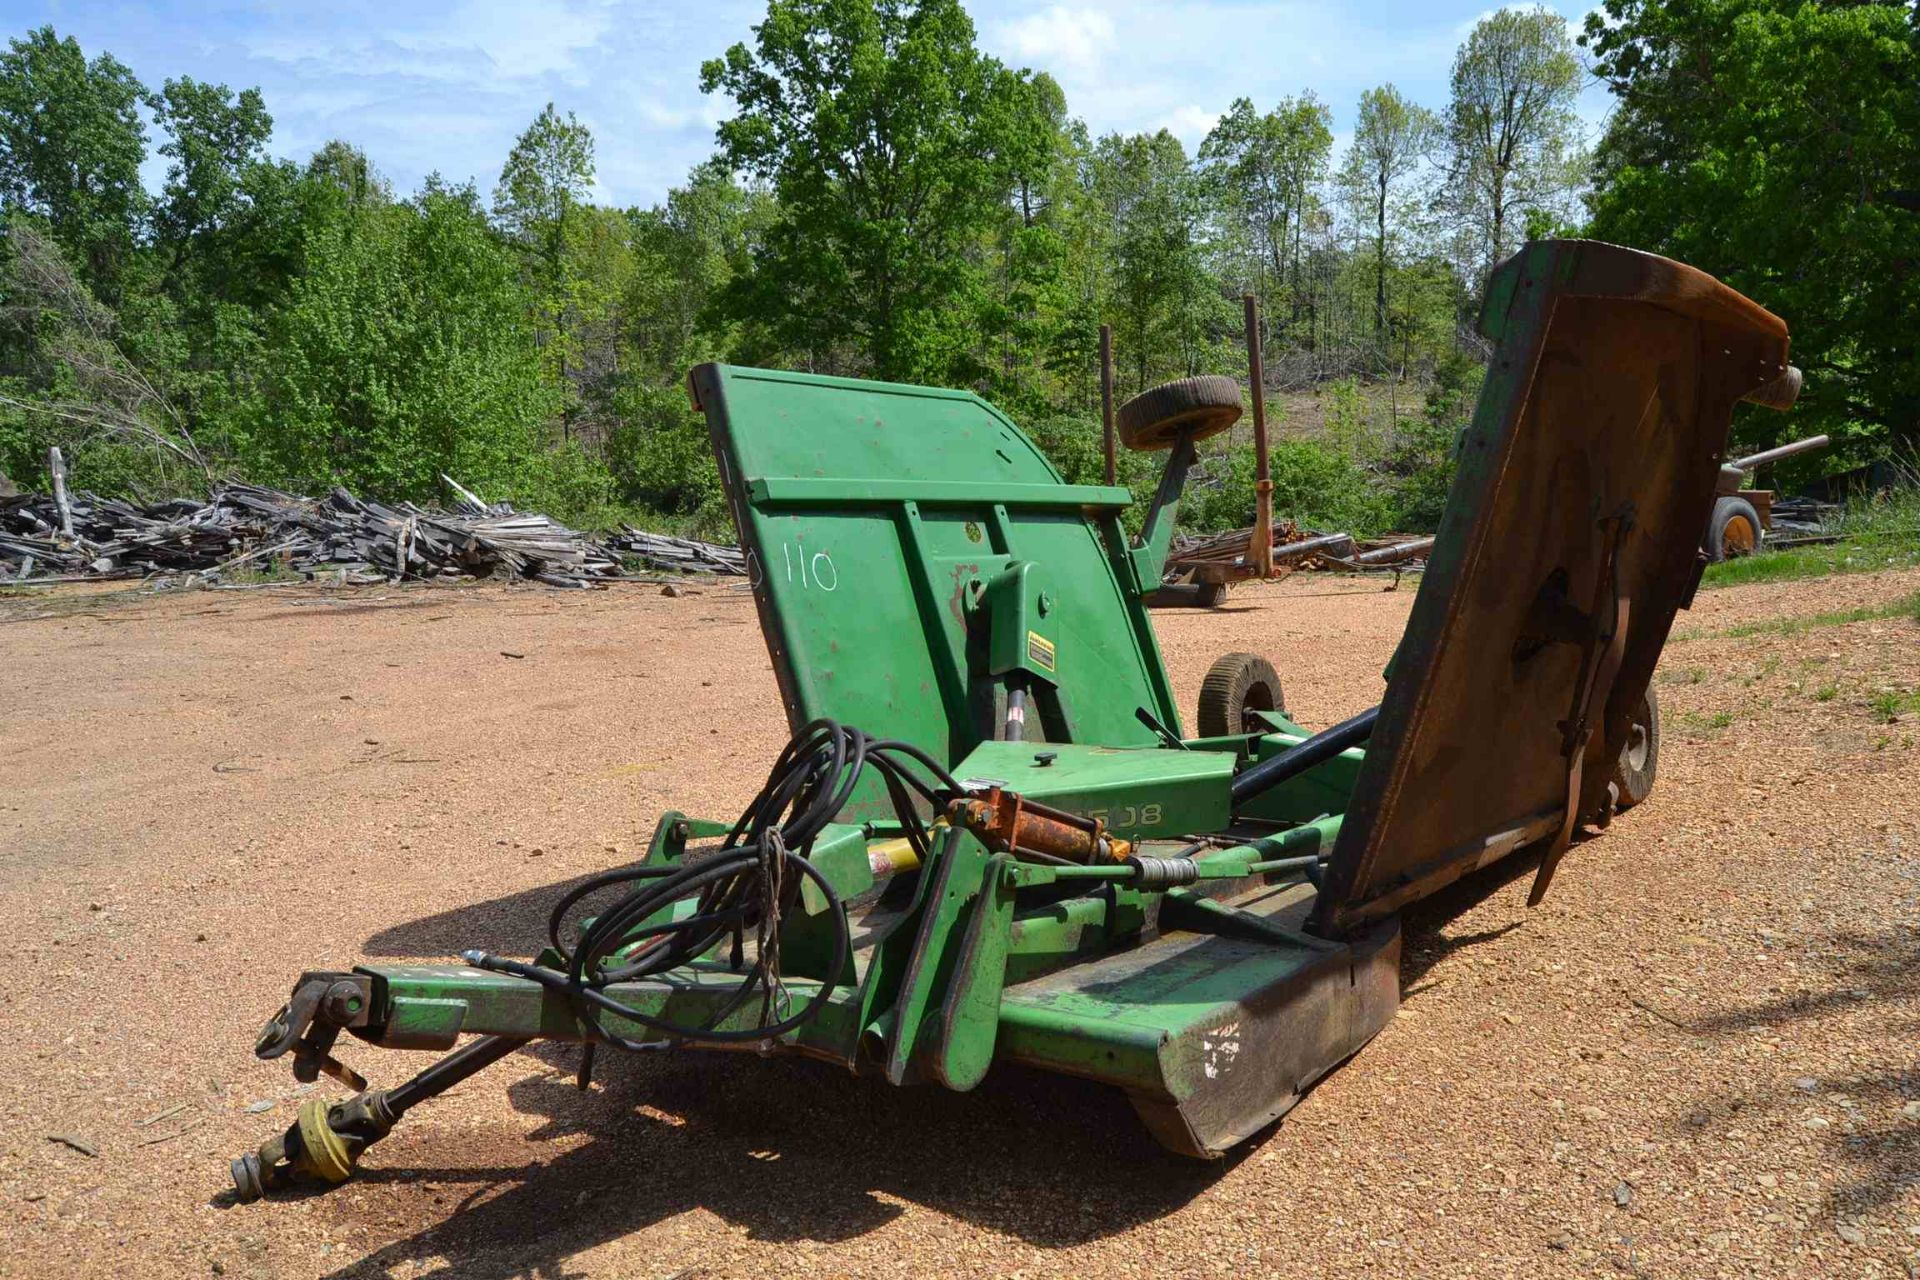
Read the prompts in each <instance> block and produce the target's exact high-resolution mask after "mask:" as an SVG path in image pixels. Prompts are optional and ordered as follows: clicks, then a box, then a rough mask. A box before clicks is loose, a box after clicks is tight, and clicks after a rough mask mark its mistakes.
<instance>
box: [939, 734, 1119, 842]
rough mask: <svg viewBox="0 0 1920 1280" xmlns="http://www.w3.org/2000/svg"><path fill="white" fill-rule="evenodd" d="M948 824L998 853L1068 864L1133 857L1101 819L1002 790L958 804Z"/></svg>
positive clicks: (961, 801)
mask: <svg viewBox="0 0 1920 1280" xmlns="http://www.w3.org/2000/svg"><path fill="white" fill-rule="evenodd" d="M1041 754H1043V755H1044V754H1046V753H1044V752H1043V753H1041ZM947 820H948V821H949V822H951V823H953V824H954V825H955V826H961V827H965V828H966V829H967V830H969V831H971V832H973V833H974V834H975V835H976V836H978V837H980V841H981V843H983V844H985V845H986V846H987V848H989V849H991V850H993V851H994V852H996V853H1007V852H1016V851H1017V852H1021V853H1038V854H1044V855H1046V856H1047V857H1050V858H1060V859H1062V860H1064V861H1067V862H1121V861H1124V860H1125V859H1126V857H1127V855H1128V854H1130V853H1132V852H1133V846H1132V845H1131V844H1129V843H1128V842H1127V841H1125V840H1116V839H1115V838H1114V837H1113V836H1112V835H1110V834H1109V833H1108V831H1107V828H1106V824H1105V823H1104V822H1101V821H1100V820H1099V819H1097V818H1083V817H1080V816H1079V815H1077V814H1072V813H1068V812H1066V811H1065V810H1063V809H1054V808H1051V807H1049V806H1047V805H1044V804H1040V803H1038V802H1036V801H1033V800H1028V799H1025V798H1024V797H1021V796H1019V795H1015V794H1014V793H1012V792H1010V791H1005V790H1002V789H1001V788H999V787H994V788H992V789H990V790H989V791H987V792H986V793H985V794H984V795H980V796H975V797H973V798H971V799H966V800H956V801H955V802H954V804H953V807H952V808H951V809H950V810H949V811H948V814H947Z"/></svg>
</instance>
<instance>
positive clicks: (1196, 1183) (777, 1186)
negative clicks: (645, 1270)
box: [317, 853, 1538, 1280]
mask: <svg viewBox="0 0 1920 1280" xmlns="http://www.w3.org/2000/svg"><path fill="white" fill-rule="evenodd" d="M1537 865H1538V855H1537V853H1536V854H1530V855H1520V856H1516V857H1514V858H1509V859H1505V860H1503V861H1502V862H1501V863H1498V864H1495V865H1494V866H1493V867H1490V868H1487V869H1486V870H1484V871H1482V872H1480V873H1477V874H1475V875H1472V876H1469V877H1467V878H1466V879H1464V880H1462V881H1460V882H1459V883H1457V884H1455V885H1453V886H1451V887H1449V888H1448V889H1446V890H1444V891H1443V892H1441V893H1440V894H1438V895H1436V896H1435V897H1434V898H1432V899H1429V900H1427V901H1426V902H1424V903H1422V904H1420V905H1419V906H1418V907H1416V908H1414V909H1413V910H1412V911H1410V912H1409V913H1407V915H1406V916H1405V918H1404V927H1405V930H1406V934H1405V937H1406V951H1405V957H1406V958H1405V961H1404V963H1405V966H1406V975H1405V982H1406V983H1407V984H1409V985H1411V984H1413V983H1415V982H1417V981H1418V980H1419V978H1420V977H1421V975H1422V974H1424V973H1425V972H1426V971H1427V969H1428V968H1430V967H1431V966H1432V965H1433V964H1434V963H1435V962H1436V961H1438V960H1439V959H1440V958H1441V957H1442V956H1444V955H1446V954H1448V953H1450V952H1453V951H1457V950H1459V949H1461V948H1463V947H1470V946H1476V945H1478V944H1480V943H1482V942H1487V941H1491V940H1493V939H1494V938H1497V937H1499V936H1500V935H1502V934H1504V933H1506V932H1509V931H1510V930H1512V929H1514V928H1517V927H1518V926H1519V922H1515V923H1513V924H1508V925H1505V926H1503V927H1501V928H1499V929H1491V930H1485V931H1482V932H1479V933H1473V934H1467V935H1463V936H1448V935H1446V933H1445V928H1446V926H1447V924H1448V923H1449V922H1450V921H1452V920H1453V919H1454V918H1455V917H1457V916H1458V915H1460V914H1461V913H1462V912H1464V911H1466V910H1468V909H1469V908H1471V907H1473V906H1474V905H1476V904H1478V903H1479V902H1481V901H1482V900H1484V899H1485V898H1487V897H1489V896H1490V895H1492V894H1493V893H1495V892H1497V891H1499V890H1500V889H1501V888H1503V887H1505V886H1506V885H1508V884H1510V883H1512V882H1513V881H1514V880H1516V879H1520V878H1521V877H1525V876H1530V875H1531V874H1532V873H1533V871H1534V869H1535V867H1536V866H1537ZM577 883H579V881H578V880H574V881H568V882H566V883H564V884H557V885H545V886H541V887H539V888H536V889H529V890H527V891H525V892H522V893H517V894H512V895H509V896H507V897H503V898H498V899H495V900H493V901H491V902H485V903H479V904H476V905H474V906H471V907H465V908H460V909H458V910H454V911H448V912H443V913H441V914H438V915H434V916H428V917H425V918H423V919H421V920H417V921H413V922H411V923H408V924H405V925H400V926H396V927H395V928H392V929H388V930H385V931H383V932H381V933H379V934H376V935H374V937H372V938H370V939H369V940H368V942H367V946H366V950H367V952H368V954H370V955H375V956H414V955H442V954H448V953H451V952H454V951H457V950H458V949H460V948H461V947H467V946H480V947H486V948H488V949H499V950H507V951H518V952H520V953H522V954H524V953H526V952H527V951H528V950H529V949H530V948H532V947H535V946H537V945H538V940H539V939H540V938H541V937H543V936H544V931H545V924H546V914H547V911H548V909H549V908H550V906H551V904H552V902H553V900H554V898H555V896H556V895H557V894H559V893H561V892H563V891H564V890H565V889H567V888H569V887H571V886H572V885H574V884H577ZM577 1055H578V1050H577V1049H575V1048H573V1047H572V1046H569V1045H557V1044H556V1045H542V1046H537V1047H535V1048H532V1049H530V1050H529V1051H527V1052H526V1053H523V1054H519V1055H516V1056H514V1057H513V1058H511V1059H509V1060H508V1062H507V1064H505V1065H504V1066H503V1067H502V1068H500V1069H499V1070H500V1071H501V1073H502V1075H505V1074H507V1073H509V1072H511V1071H513V1070H515V1069H518V1070H520V1071H523V1072H524V1071H525V1069H526V1068H527V1067H529V1066H531V1065H532V1064H533V1063H534V1062H535V1061H537V1062H539V1063H543V1064H546V1067H547V1068H548V1069H546V1070H542V1071H540V1072H539V1073H538V1074H535V1075H530V1076H523V1077H522V1078H520V1079H518V1080H516V1081H514V1082H512V1083H511V1084H508V1085H507V1095H508V1097H509V1098H510V1100H511V1101H512V1103H513V1105H514V1107H515V1108H516V1109H517V1110H519V1111H521V1112H522V1113H523V1114H532V1115H538V1116H542V1117H545V1123H544V1124H542V1125H541V1126H540V1127H539V1128H538V1129H537V1130H535V1131H534V1132H533V1133H532V1134H531V1135H529V1141H530V1142H531V1143H532V1144H534V1145H533V1146H532V1147H531V1148H530V1149H529V1148H528V1147H527V1146H524V1145H523V1144H522V1143H521V1142H520V1140H519V1138H518V1136H517V1135H516V1136H515V1137H514V1138H512V1139H510V1140H502V1139H501V1138H499V1137H498V1136H493V1135H488V1134H487V1133H486V1132H485V1131H484V1130H474V1129H468V1128H451V1129H445V1130H437V1131H435V1132H432V1133H431V1134H430V1135H428V1136H429V1137H430V1139H431V1141H430V1144H429V1143H428V1141H427V1138H425V1137H423V1138H422V1139H421V1140H420V1144H419V1145H418V1146H413V1147H410V1146H409V1145H408V1144H407V1142H406V1139H405V1138H404V1137H403V1135H404V1134H405V1132H406V1129H405V1126H404V1125H403V1126H402V1129H401V1130H399V1131H397V1132H396V1134H395V1136H394V1138H392V1139H389V1145H387V1146H385V1147H382V1148H378V1149H376V1151H375V1152H374V1153H373V1154H372V1156H371V1157H370V1163H369V1167H366V1168H364V1169H362V1170H361V1171H359V1172H357V1173H356V1174H355V1177H354V1181H355V1183H356V1184H360V1185H364V1186H366V1187H367V1188H368V1189H369V1191H370V1192H374V1193H375V1194H378V1195H380V1196H381V1197H383V1198H387V1200H388V1202H387V1204H386V1206H385V1207H386V1210H387V1213H388V1214H389V1215H391V1216H397V1217H401V1218H403V1219H408V1220H412V1221H416V1222H421V1223H423V1224H424V1225H423V1226H422V1227H421V1228H420V1229H419V1230H417V1231H416V1232H414V1233H413V1234H411V1235H408V1236H406V1237H404V1238H402V1239H399V1240H396V1241H394V1242H393V1243H391V1244H388V1245H386V1246H384V1247H383V1248H380V1249H378V1250H376V1251H375V1252H373V1253H371V1254H369V1255H367V1256H366V1257H364V1258H361V1259H360V1260H358V1261H356V1262H354V1263H351V1264H348V1265H346V1266H344V1267H342V1268H340V1269H339V1270H337V1271H335V1272H333V1273H331V1276H332V1278H333V1280H349V1278H352V1280H362V1278H366V1277H384V1276H390V1275H397V1274H405V1275H415V1274H418V1273H419V1272H420V1270H421V1269H422V1268H423V1267H424V1268H426V1269H427V1270H428V1273H429V1274H445V1275H457V1276H460V1277H462V1278H463V1280H465V1278H467V1277H473V1278H474V1280H510V1278H513V1277H549V1276H562V1275H566V1274H569V1267H568V1264H567V1260H568V1259H569V1258H572V1257H574V1256H576V1255H578V1254H581V1253H583V1252H584V1251H586V1250H589V1249H592V1248H594V1247H596V1246H598V1245H602V1244H605V1243H608V1242H610V1241H615V1240H619V1239H621V1238H623V1237H626V1236H629V1235H632V1234H634V1233H636V1232H640V1231H643V1230H645V1229H647V1228H648V1227H650V1226H653V1225H654V1224H656V1223H660V1222H663V1221H665V1220H668V1219H671V1218H673V1217H675V1216H677V1215H680V1214H684V1213H687V1212H689V1211H693V1210H705V1211H707V1212H710V1213H713V1214H717V1215H719V1216H720V1217H721V1218H723V1219H724V1220H725V1221H727V1222H728V1223H730V1224H733V1225H734V1226H735V1227H737V1228H740V1229H742V1230H744V1231H745V1232H746V1234H747V1235H748V1237H749V1238H751V1239H753V1240H757V1241H772V1242H798V1241H815V1242H823V1243H833V1242H837V1241H845V1240H851V1239H856V1238H858V1237H860V1236H864V1235H866V1234H867V1233H869V1232H872V1231H875V1230H878V1229H879V1228H881V1227H884V1226H886V1225H887V1224H888V1223H890V1222H892V1221H893V1220H894V1219H895V1218H897V1217H898V1216H900V1214H902V1213H903V1212H905V1209H904V1207H903V1205H902V1202H906V1203H908V1204H912V1205H918V1206H922V1207H924V1208H927V1209H931V1210H933V1211H934V1212H935V1214H937V1215H940V1216H941V1217H944V1218H954V1219H959V1220H960V1221H962V1222H965V1223H968V1224H970V1225H972V1226H974V1227H977V1228H980V1229H984V1230H987V1231H991V1232H994V1233H996V1234H1001V1235H1007V1236H1012V1237H1014V1238H1017V1239H1020V1240H1023V1241H1025V1242H1026V1243H1028V1244H1030V1245H1032V1246H1034V1247H1037V1248H1043V1249H1056V1248H1067V1247H1071V1246H1074V1245H1080V1244H1085V1243H1087V1242H1090V1241H1095V1240H1099V1239H1102V1238H1105V1237H1107V1236H1111V1235H1114V1234H1117V1233H1120V1232H1123V1231H1127V1230H1129V1229H1131V1228H1134V1227H1136V1226H1139V1225H1140V1224H1142V1223H1146V1222H1151V1221H1154V1220H1156V1219H1159V1218H1162V1217H1165V1216H1166V1215H1168V1214H1170V1213H1173V1212H1175V1211H1177V1210H1178V1209H1180V1208H1181V1207H1182V1206H1184V1205H1186V1204H1187V1203H1188V1202H1189V1201H1191V1200H1192V1199H1193V1198H1194V1197H1196V1196H1198V1195H1200V1194H1202V1193H1204V1192H1205V1191H1206V1190H1207V1189H1208V1188H1209V1187H1211V1186H1213V1185H1214V1184H1215V1183H1216V1182H1217V1181H1218V1180H1219V1179H1220V1178H1221V1177H1222V1176H1223V1175H1224V1174H1225V1173H1226V1172H1227V1171H1229V1170H1231V1169H1232V1168H1234V1167H1235V1165H1236V1164H1237V1162H1238V1160H1240V1159H1244V1158H1245V1157H1246V1155H1248V1154H1250V1153H1251V1152H1253V1151H1261V1150H1271V1149H1272V1147H1271V1145H1270V1144H1282V1146H1284V1144H1285V1143H1286V1142H1287V1141H1289V1140H1290V1139H1289V1136H1288V1130H1287V1128H1286V1125H1285V1123H1284V1122H1282V1123H1281V1124H1279V1125H1278V1126H1277V1127H1275V1128H1274V1129H1270V1130H1269V1131H1268V1132H1267V1133H1266V1134H1265V1135H1263V1136H1261V1137H1260V1138H1257V1139H1255V1140H1254V1141H1252V1142H1249V1143H1246V1144H1243V1145H1242V1146H1241V1147H1240V1149H1239V1151H1238V1152H1237V1153H1236V1154H1235V1155H1234V1156H1232V1157H1229V1158H1228V1159H1227V1160H1224V1161H1220V1162H1216V1163H1213V1164H1202V1163H1198V1162H1195V1161H1191V1160H1186V1159H1182V1158H1180V1157H1178V1156H1174V1155H1172V1154H1170V1153H1168V1152H1166V1151H1164V1150H1162V1149H1161V1148H1160V1147H1159V1146H1158V1145H1157V1144H1156V1143H1155V1142H1154V1141H1153V1139H1152V1138H1151V1137H1149V1136H1148V1134H1147V1132H1146V1129H1145V1128H1144V1126H1142V1125H1141V1124H1140V1122H1139V1119H1138V1118H1137V1117H1136V1116H1135V1115H1134V1113H1133V1109H1132V1107H1131V1106H1130V1105H1129V1103H1128V1102H1127V1100H1126V1098H1125V1096H1124V1095H1123V1094H1122V1093H1121V1092H1120V1091H1119V1090H1117V1089H1112V1088H1109V1087H1106V1086H1102V1085H1097V1084H1093V1083H1091V1082H1087V1081H1080V1080H1075V1079H1072V1078H1070V1077H1066V1076H1061V1075H1054V1074H1049V1073H1045V1072H1038V1071H1030V1070H1027V1069H1024V1068H1019V1067H1008V1066H1001V1067H997V1068H995V1070H994V1072H993V1074H992V1075H991V1077H990V1078H989V1079H988V1080H987V1082H986V1083H985V1084H984V1085H983V1086H982V1087H980V1088H979V1089H976V1090H974V1091H972V1092H970V1093H966V1094H959V1093H954V1092H951V1091H949V1090H946V1089H942V1088H939V1087H937V1086H932V1085H928V1086H923V1087H919V1088H907V1089H899V1088H894V1087H892V1086H889V1085H887V1084H885V1083H884V1082H881V1081H877V1080H872V1079H862V1078H856V1077H851V1076H849V1074H848V1073H847V1072H846V1071H845V1070H843V1069H841V1068H838V1067H833V1066H829V1065H827V1064H823V1063H812V1062H803V1061H795V1060H787V1059H770V1060H765V1061H762V1060H759V1059H757V1058H753V1057H750V1056H747V1055H737V1054H724V1053H686V1054H674V1055H665V1054H663V1055H629V1054H617V1053H606V1052H603V1053H602V1054H601V1055H600V1060H599V1064H598V1066H597V1069H596V1073H595V1082H594V1087H593V1089H592V1091H591V1092H588V1093H581V1092H579V1091H578V1090H576V1089H575V1088H574V1086H573V1082H572V1076H573V1072H574V1068H575V1065H576V1063H577V1061H578V1057H577ZM498 1085H499V1077H495V1078H494V1080H493V1087H498ZM465 1087H466V1088H469V1089H482V1088H487V1087H489V1082H488V1077H486V1076H482V1077H481V1078H480V1079H479V1080H476V1081H475V1082H474V1083H473V1084H471V1085H467V1086H465ZM425 1114H426V1112H425V1110H424V1109H423V1112H422V1116H423V1118H424V1116H425ZM568 1139H571V1140H575V1141H579V1140H581V1139H584V1142H583V1143H582V1145H579V1146H576V1147H573V1148H572V1149H570V1150H567V1151H564V1152H562V1153H560V1154H558V1155H556V1156H554V1157H553V1158H552V1159H550V1160H545V1161H542V1160H541V1159H539V1158H538V1153H540V1152H541V1151H543V1150H544V1146H543V1144H545V1143H549V1142H557V1141H562V1140H568ZM503 1146H505V1147H506V1148H507V1149H508V1151H510V1152H511V1153H512V1154H510V1155H505V1156H504V1158H503V1152H502V1147H503ZM463 1148H464V1150H463ZM429 1150H430V1151H431V1153H432V1154H433V1155H435V1156H445V1157H447V1158H450V1159H454V1160H458V1159H461V1158H462V1157H463V1156H464V1157H465V1158H467V1159H469V1160H472V1161H473V1165H472V1166H471V1167H460V1166H452V1167H444V1168H442V1167H434V1166H431V1165H426V1164H422V1165H419V1166H417V1167H413V1168H405V1167H399V1166H397V1165H396V1164H390V1163H386V1162H387V1161H401V1160H404V1159H405V1158H406V1155H407V1154H409V1153H410V1152H413V1151H418V1152H420V1153H421V1154H426V1153H427V1152H428V1151H429ZM529 1150H530V1151H531V1153H534V1155H535V1158H533V1159H529V1160H526V1161H525V1162H524V1163H523V1164H521V1165H520V1166H518V1167H516V1166H515V1165H514V1156H517V1155H520V1154H521V1153H523V1152H528V1151H529ZM382 1157H385V1160H384V1161H383V1159H382ZM475 1184H478V1185H475ZM375 1189H377V1191H376V1190H375ZM317 1203H318V1204H319V1205H324V1206H326V1210H325V1211H326V1212H328V1213H332V1214H335V1215H337V1217H338V1218H339V1220H340V1221H341V1222H342V1224H347V1223H351V1222H355V1221H359V1220H363V1219H364V1217H365V1215H366V1214H367V1208H366V1206H364V1205H361V1206H356V1205H354V1204H353V1203H351V1202H350V1201H349V1200H347V1199H346V1198H345V1197H321V1198H320V1199H319V1201H318V1202H317ZM943 1229H944V1228H943V1225H942V1223H941V1222H940V1221H939V1220H938V1219H933V1220H930V1221H929V1222H928V1223H927V1225H926V1226H925V1227H923V1228H922V1230H923V1231H925V1232H931V1233H932V1234H933V1235H934V1236H936V1237H937V1236H938V1235H939V1234H940V1233H941V1232H942V1231H943ZM441 1260H444V1262H442V1261H441ZM728 1263H729V1259H728V1258H727V1257H725V1256H724V1255H716V1256H707V1257H694V1258H689V1257H673V1258H665V1257H663V1258H661V1259H659V1266H658V1267H657V1268H655V1269H656V1270H659V1271H662V1272H673V1271H675V1270H676V1269H683V1268H693V1269H694V1270H696V1271H697V1270H700V1269H704V1268H713V1269H716V1270H722V1271H724V1270H726V1269H727V1268H728ZM907 1265H910V1264H907V1263H906V1262H905V1260H904V1259H903V1266H907ZM436 1268H437V1270H436Z"/></svg>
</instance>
